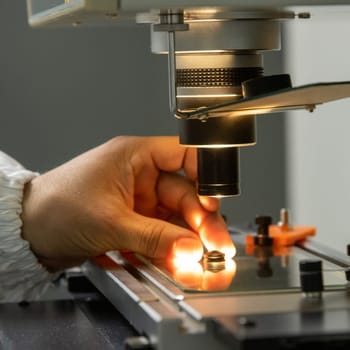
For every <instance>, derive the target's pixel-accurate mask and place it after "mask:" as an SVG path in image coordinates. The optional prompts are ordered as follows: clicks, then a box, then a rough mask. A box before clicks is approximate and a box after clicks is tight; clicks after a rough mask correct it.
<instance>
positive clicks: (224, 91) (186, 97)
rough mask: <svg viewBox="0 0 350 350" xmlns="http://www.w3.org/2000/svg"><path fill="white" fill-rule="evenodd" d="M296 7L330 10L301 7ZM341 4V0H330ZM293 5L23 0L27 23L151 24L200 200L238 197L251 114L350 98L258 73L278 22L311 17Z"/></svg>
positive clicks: (333, 87)
mask: <svg viewBox="0 0 350 350" xmlns="http://www.w3.org/2000/svg"><path fill="white" fill-rule="evenodd" d="M301 3H302V4H303V5H308V6H309V7H310V6H311V5H322V4H329V5H331V4H332V5H336V4H335V2H334V1H325V0H323V1H308V2H307V3H305V1H304V2H301ZM336 3H337V4H342V3H343V4H345V3H347V2H346V1H337V2H336ZM299 4H300V2H298V1H292V0H290V1H276V0H275V1H264V2H262V1H258V0H256V1H249V2H247V1H234V0H231V1H228V0H227V1H215V2H210V1H197V0H194V1H190V2H188V1H175V0H174V1H162V2H157V1H146V2H145V1H127V2H124V1H115V0H104V1H93V0H90V1H87V0H85V1H83V0H80V1H78V0H65V1H53V0H52V1H38V0H37V1H35V0H32V1H28V11H29V22H30V24H31V25H32V26H42V25H46V26H47V25H73V26H85V25H86V26H90V25H94V24H105V25H113V24H115V25H116V26H118V24H119V25H120V24H121V23H124V22H126V23H127V24H131V23H139V24H148V25H149V26H150V28H151V50H152V52H153V53H156V54H167V55H168V75H169V104H170V110H171V112H172V114H173V115H174V116H175V117H176V118H177V119H178V125H179V136H180V143H181V144H182V145H184V146H186V147H195V148H196V149H197V154H198V156H197V159H198V194H199V195H205V196H215V197H223V196H236V195H239V194H240V171H239V149H240V148H241V147H246V146H251V145H255V143H256V116H257V115H262V114H266V113H274V112H280V111H286V110H293V109H307V110H309V111H313V110H314V109H315V107H316V106H317V105H319V104H321V103H325V102H329V101H333V100H337V99H341V98H345V97H349V96H350V84H349V83H348V82H337V83H323V84H312V85H307V86H301V87H292V83H291V79H290V77H289V75H288V74H278V75H275V76H264V63H263V53H264V52H266V51H271V50H279V49H280V48H281V25H282V23H283V22H285V21H296V20H308V19H309V17H310V13H309V12H307V10H308V8H309V7H307V6H305V12H299V13H295V12H294V11H293V10H292V9H290V8H288V7H287V6H291V5H299Z"/></svg>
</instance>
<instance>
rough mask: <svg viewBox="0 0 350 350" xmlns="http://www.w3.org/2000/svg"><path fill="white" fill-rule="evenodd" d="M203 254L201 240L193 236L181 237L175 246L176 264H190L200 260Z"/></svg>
mask: <svg viewBox="0 0 350 350" xmlns="http://www.w3.org/2000/svg"><path fill="white" fill-rule="evenodd" d="M202 256H203V246H202V244H201V242H200V241H199V240H198V241H197V240H196V239H193V238H181V239H179V240H177V241H176V242H175V243H174V246H173V262H174V265H175V266H181V265H189V264H193V263H194V262H195V263H196V262H198V261H199V260H200V259H201V258H202Z"/></svg>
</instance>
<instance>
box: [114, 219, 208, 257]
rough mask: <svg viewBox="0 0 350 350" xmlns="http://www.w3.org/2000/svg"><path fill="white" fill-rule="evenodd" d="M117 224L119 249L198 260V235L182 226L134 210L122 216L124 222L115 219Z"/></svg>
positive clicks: (199, 248)
mask: <svg viewBox="0 0 350 350" xmlns="http://www.w3.org/2000/svg"><path fill="white" fill-rule="evenodd" d="M118 226H119V227H120V226H122V227H121V232H122V237H118V241H119V242H121V244H120V245H121V246H122V247H119V249H120V248H122V249H127V250H131V251H134V252H137V253H140V254H142V255H145V256H148V257H150V258H156V259H162V258H165V257H168V256H171V255H173V256H176V257H179V258H180V257H186V258H190V259H191V260H192V259H193V260H194V259H195V260H196V261H198V260H200V258H201V257H202V255H203V245H202V242H201V240H200V238H199V236H198V235H197V234H196V233H194V232H192V231H190V230H188V229H186V228H184V227H181V226H177V225H174V224H171V223H169V222H166V221H162V220H158V219H154V218H148V217H145V216H142V215H140V214H137V213H134V212H131V213H130V215H128V217H127V218H125V222H124V223H123V222H120V221H119V223H118ZM118 234H119V235H120V233H118Z"/></svg>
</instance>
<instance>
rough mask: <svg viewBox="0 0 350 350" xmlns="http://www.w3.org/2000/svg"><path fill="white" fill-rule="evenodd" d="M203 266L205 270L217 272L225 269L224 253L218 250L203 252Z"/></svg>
mask: <svg viewBox="0 0 350 350" xmlns="http://www.w3.org/2000/svg"><path fill="white" fill-rule="evenodd" d="M203 267H204V269H205V270H207V271H211V272H219V271H222V270H224V269H225V254H224V253H222V252H220V251H218V250H211V251H210V252H205V253H204V255H203Z"/></svg>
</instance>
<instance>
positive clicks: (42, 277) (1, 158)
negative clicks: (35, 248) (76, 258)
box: [0, 151, 54, 302]
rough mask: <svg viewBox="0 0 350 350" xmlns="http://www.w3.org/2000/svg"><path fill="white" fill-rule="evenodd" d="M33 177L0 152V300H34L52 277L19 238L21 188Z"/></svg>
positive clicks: (27, 244) (33, 174) (32, 174)
mask: <svg viewBox="0 0 350 350" xmlns="http://www.w3.org/2000/svg"><path fill="white" fill-rule="evenodd" d="M35 176H38V174H37V173H34V172H31V171H29V170H26V169H25V168H24V167H23V166H22V165H21V164H19V163H18V162H17V161H15V160H14V159H13V158H11V157H9V156H8V155H6V154H5V153H3V152H1V151H0V302H19V301H24V300H28V301H29V300H35V299H37V298H38V297H39V296H40V295H41V294H42V293H43V292H44V291H45V290H46V288H47V287H48V286H49V284H50V281H51V280H52V278H53V277H54V275H53V274H51V273H49V272H48V271H47V270H46V269H45V268H44V267H43V266H42V265H41V264H40V263H39V262H38V260H37V258H36V257H35V255H34V253H33V252H32V251H31V249H30V246H29V243H28V242H27V241H25V240H24V239H22V237H21V228H22V221H21V217H20V215H21V212H22V199H23V188H24V185H25V183H26V182H28V181H30V180H32V179H33V178H34V177H35Z"/></svg>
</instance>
